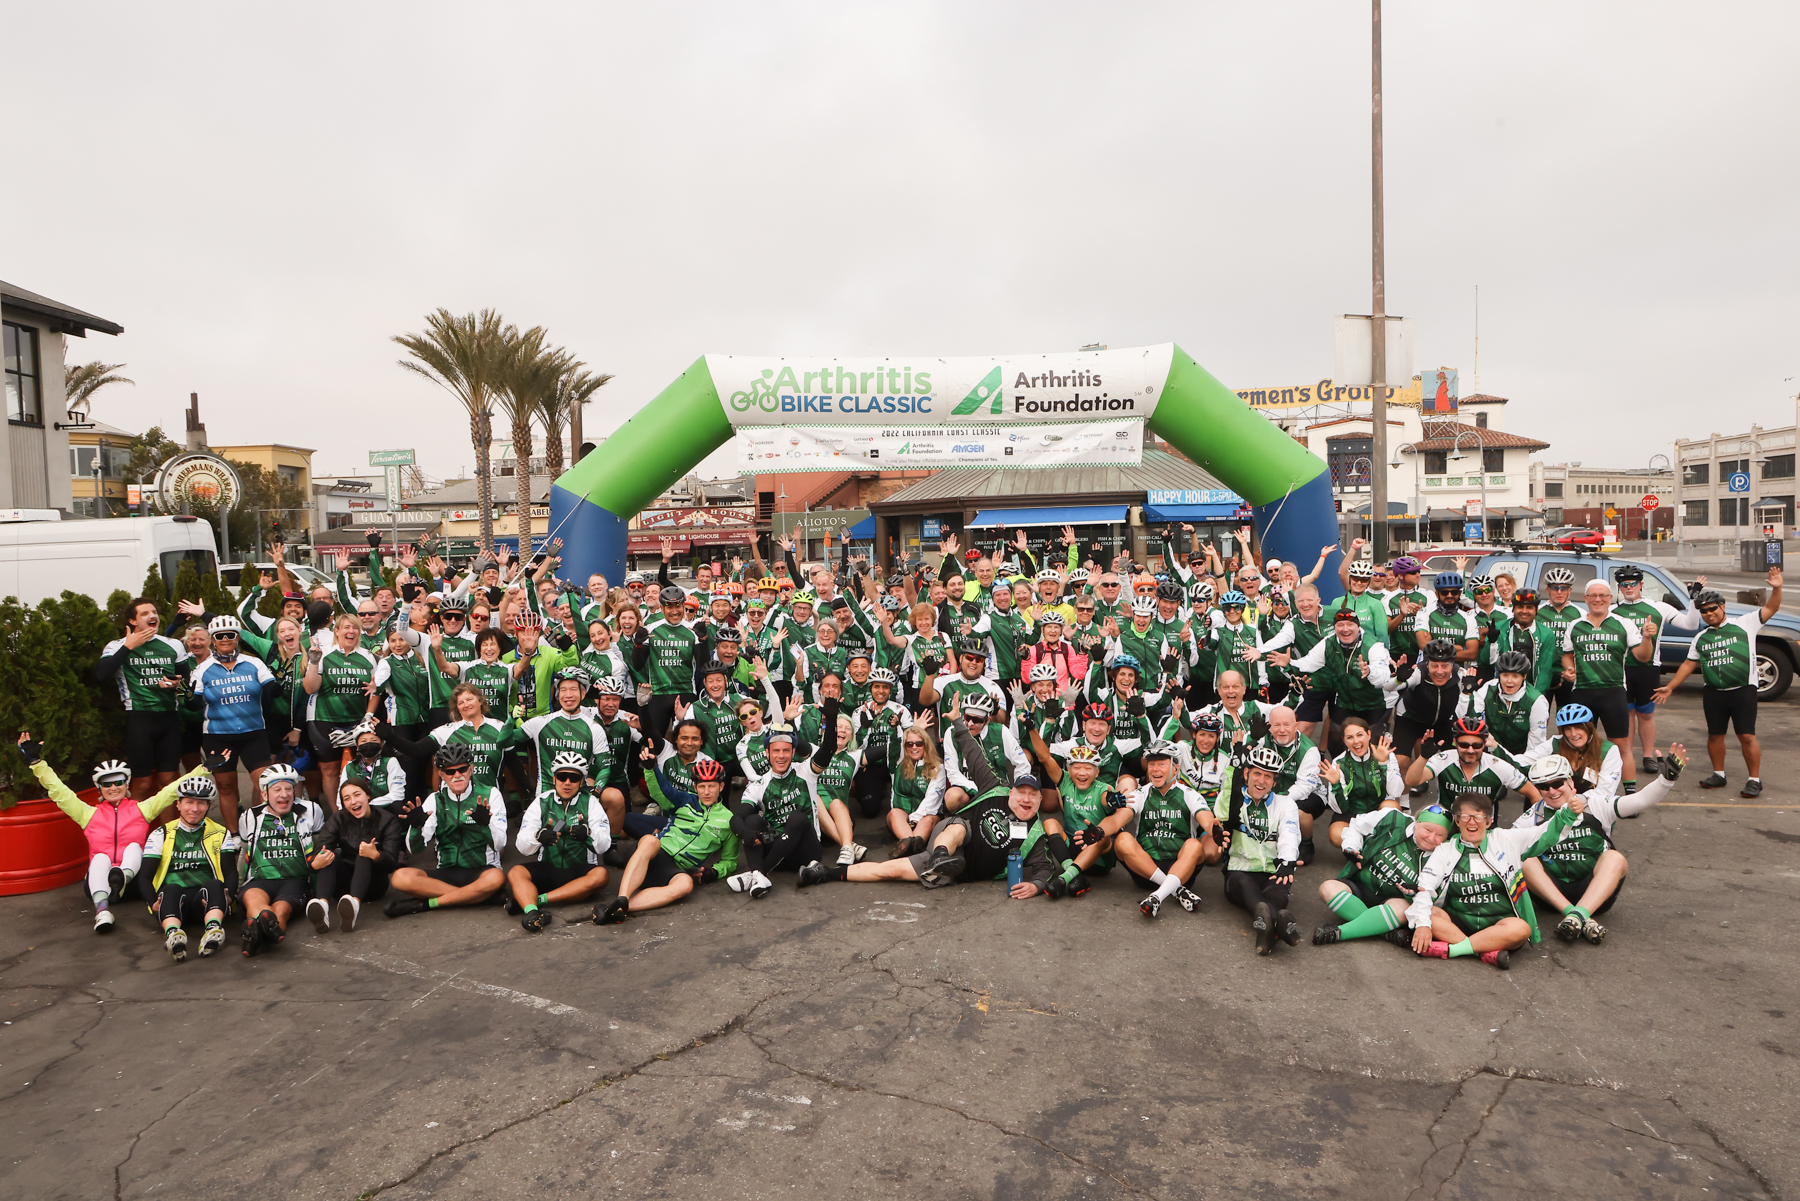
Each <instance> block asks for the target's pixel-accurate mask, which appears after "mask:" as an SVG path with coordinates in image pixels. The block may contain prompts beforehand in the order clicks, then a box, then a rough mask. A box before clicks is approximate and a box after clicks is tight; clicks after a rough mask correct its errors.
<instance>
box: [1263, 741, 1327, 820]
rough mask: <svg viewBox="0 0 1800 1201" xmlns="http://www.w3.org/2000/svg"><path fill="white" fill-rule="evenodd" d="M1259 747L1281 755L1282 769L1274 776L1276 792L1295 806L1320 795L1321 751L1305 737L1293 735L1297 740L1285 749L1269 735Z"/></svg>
mask: <svg viewBox="0 0 1800 1201" xmlns="http://www.w3.org/2000/svg"><path fill="white" fill-rule="evenodd" d="M1257 745H1258V746H1264V747H1267V748H1269V749H1270V750H1272V751H1274V752H1275V753H1276V754H1277V755H1280V756H1281V770H1280V771H1278V772H1276V773H1275V791H1276V792H1279V793H1280V794H1281V795H1283V796H1285V797H1287V798H1288V799H1289V800H1291V801H1293V802H1294V803H1295V804H1299V803H1300V802H1301V801H1304V800H1306V799H1307V798H1308V797H1311V796H1315V795H1317V794H1318V793H1319V792H1320V791H1321V790H1322V788H1323V785H1324V781H1323V780H1321V779H1320V778H1319V748H1318V747H1316V746H1314V745H1313V740H1312V739H1310V738H1308V737H1307V736H1306V735H1304V734H1296V735H1294V741H1292V742H1290V743H1288V744H1287V745H1286V746H1283V745H1282V744H1281V743H1279V742H1276V741H1275V735H1274V734H1272V733H1271V734H1270V735H1269V736H1268V737H1266V738H1264V739H1263V740H1262V741H1261V742H1259V743H1257Z"/></svg>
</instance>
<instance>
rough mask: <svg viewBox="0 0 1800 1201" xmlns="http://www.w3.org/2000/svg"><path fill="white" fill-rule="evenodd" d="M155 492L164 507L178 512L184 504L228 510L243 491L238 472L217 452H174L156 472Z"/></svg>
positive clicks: (169, 510)
mask: <svg viewBox="0 0 1800 1201" xmlns="http://www.w3.org/2000/svg"><path fill="white" fill-rule="evenodd" d="M156 491H157V494H158V496H159V498H160V499H161V501H162V507H163V508H164V510H166V511H167V512H170V513H177V512H180V511H181V508H182V506H183V505H184V504H186V505H189V506H192V505H205V506H208V507H212V508H218V509H229V508H232V507H234V506H235V505H236V504H237V502H238V497H240V496H242V495H243V494H244V489H243V485H242V484H241V483H239V482H238V474H237V472H236V471H234V470H233V469H232V467H231V464H229V463H227V462H226V461H225V460H224V459H221V458H219V457H218V456H217V455H209V454H185V455H176V456H175V457H174V458H172V459H170V460H169V461H168V462H167V463H164V464H163V466H162V470H161V471H159V472H158V473H157V475H156Z"/></svg>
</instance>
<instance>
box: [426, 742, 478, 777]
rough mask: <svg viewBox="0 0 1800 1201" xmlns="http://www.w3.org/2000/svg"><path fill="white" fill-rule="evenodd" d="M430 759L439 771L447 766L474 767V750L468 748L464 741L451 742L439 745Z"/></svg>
mask: <svg viewBox="0 0 1800 1201" xmlns="http://www.w3.org/2000/svg"><path fill="white" fill-rule="evenodd" d="M431 761H432V762H433V763H434V764H436V765H437V767H438V770H439V771H442V770H443V769H444V768H447V767H474V766H475V752H474V751H471V750H470V749H469V745H468V743H466V742H451V743H447V744H445V745H444V746H440V747H439V748H438V749H437V754H435V755H433V756H432V758H431Z"/></svg>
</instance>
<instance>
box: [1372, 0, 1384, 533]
mask: <svg viewBox="0 0 1800 1201" xmlns="http://www.w3.org/2000/svg"><path fill="white" fill-rule="evenodd" d="M1370 6H1371V8H1370V12H1371V22H1370V27H1371V30H1372V33H1371V43H1372V60H1371V65H1372V71H1371V75H1370V85H1371V86H1370V105H1371V107H1370V148H1371V153H1372V160H1373V161H1372V163H1371V168H1372V170H1371V175H1372V182H1373V197H1372V198H1373V201H1374V205H1373V208H1374V231H1373V232H1374V248H1373V249H1374V264H1373V266H1374V291H1375V295H1374V300H1373V303H1372V305H1371V307H1370V310H1369V312H1370V314H1371V317H1370V321H1369V337H1370V340H1371V341H1370V349H1371V351H1372V352H1373V353H1372V355H1371V361H1372V366H1373V370H1372V371H1371V372H1370V374H1371V375H1372V376H1373V377H1374V378H1373V379H1371V380H1370V381H1369V382H1370V383H1371V384H1373V385H1374V387H1373V388H1372V389H1371V393H1372V395H1373V396H1374V403H1373V404H1371V405H1370V406H1369V416H1370V422H1369V426H1370V430H1371V432H1372V435H1373V440H1374V447H1373V453H1371V454H1370V456H1369V457H1370V459H1372V460H1373V461H1374V462H1375V463H1376V464H1378V466H1377V468H1376V470H1374V471H1372V472H1370V475H1371V476H1373V487H1372V488H1371V490H1370V495H1369V517H1370V519H1371V520H1372V521H1373V522H1374V525H1375V537H1374V539H1373V541H1374V543H1375V558H1376V560H1377V561H1385V560H1386V559H1387V557H1388V522H1387V515H1388V499H1387V495H1388V477H1387V457H1388V456H1387V436H1388V429H1387V387H1386V385H1387V277H1386V266H1385V261H1384V260H1385V251H1386V247H1385V244H1384V243H1385V239H1384V236H1383V233H1382V224H1383V221H1382V186H1381V0H1370Z"/></svg>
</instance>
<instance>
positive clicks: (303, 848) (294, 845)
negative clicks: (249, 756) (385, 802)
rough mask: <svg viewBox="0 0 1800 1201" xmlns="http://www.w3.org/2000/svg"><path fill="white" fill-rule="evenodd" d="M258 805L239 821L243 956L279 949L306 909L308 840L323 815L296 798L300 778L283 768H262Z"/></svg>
mask: <svg viewBox="0 0 1800 1201" xmlns="http://www.w3.org/2000/svg"><path fill="white" fill-rule="evenodd" d="M257 785H258V788H259V789H260V791H261V792H262V798H263V803H262V804H260V805H252V806H251V807H250V808H248V809H246V810H244V812H243V813H242V814H241V815H240V816H239V818H238V837H239V838H240V839H242V841H243V844H244V862H245V868H244V892H243V900H244V919H245V920H244V954H245V955H255V954H258V953H259V952H261V951H263V950H264V949H268V948H273V947H276V946H279V945H281V941H282V939H283V938H285V937H286V935H287V928H288V923H289V922H290V921H292V920H293V919H294V918H295V917H296V916H297V915H299V914H300V913H301V912H303V911H304V910H305V908H306V900H307V892H308V886H309V885H310V884H311V882H312V864H311V862H310V860H311V859H312V853H313V837H314V835H316V834H318V832H319V831H320V830H322V829H324V827H325V811H324V810H323V809H321V808H320V807H319V806H317V805H315V804H313V803H312V802H311V801H307V800H301V799H298V798H296V796H295V792H296V791H297V790H298V788H299V786H300V773H299V772H297V771H295V770H294V769H293V768H291V767H289V766H288V765H287V764H285V763H277V764H274V765H273V766H271V767H268V768H265V769H263V773H262V776H261V777H260V778H259V779H258V781H257Z"/></svg>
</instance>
